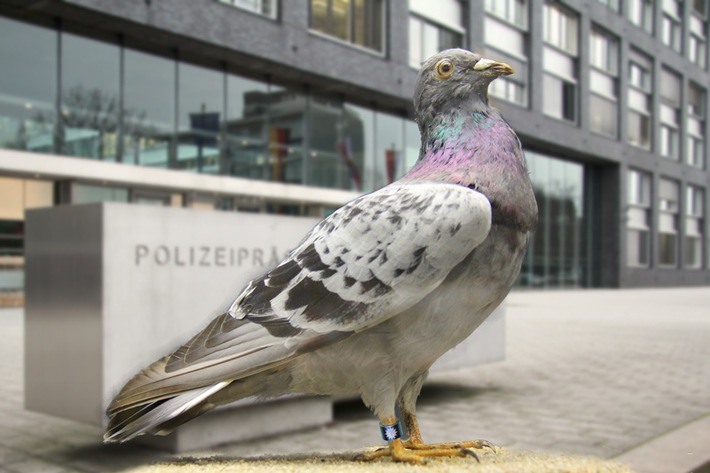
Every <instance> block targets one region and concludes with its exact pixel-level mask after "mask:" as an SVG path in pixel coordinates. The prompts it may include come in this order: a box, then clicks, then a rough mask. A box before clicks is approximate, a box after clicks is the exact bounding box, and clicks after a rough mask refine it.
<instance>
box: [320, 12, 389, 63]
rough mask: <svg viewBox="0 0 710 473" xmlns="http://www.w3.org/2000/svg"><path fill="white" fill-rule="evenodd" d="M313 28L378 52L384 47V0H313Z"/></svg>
mask: <svg viewBox="0 0 710 473" xmlns="http://www.w3.org/2000/svg"><path fill="white" fill-rule="evenodd" d="M310 3H311V29H313V30H314V31H318V32H320V33H324V34H327V35H328V36H332V37H334V38H337V39H339V40H341V41H345V42H347V43H351V44H355V45H357V46H361V47H363V48H367V49H373V50H375V51H379V52H381V51H383V50H384V40H383V39H384V33H383V27H384V16H385V8H384V2H383V0H311V2H310Z"/></svg>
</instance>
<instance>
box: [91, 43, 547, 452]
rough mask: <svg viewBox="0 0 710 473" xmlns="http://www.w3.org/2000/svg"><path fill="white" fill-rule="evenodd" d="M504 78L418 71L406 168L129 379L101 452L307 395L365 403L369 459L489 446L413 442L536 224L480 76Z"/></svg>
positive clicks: (489, 65) (437, 60) (457, 56)
mask: <svg viewBox="0 0 710 473" xmlns="http://www.w3.org/2000/svg"><path fill="white" fill-rule="evenodd" d="M512 73H513V70H512V69H511V68H510V66H508V65H506V64H503V63H500V62H496V61H492V60H490V59H484V58H482V57H481V56H479V55H478V54H474V53H472V52H470V51H466V50H463V49H449V50H446V51H442V52H440V53H438V54H436V55H434V56H433V57H431V58H429V59H428V60H427V61H426V62H424V63H423V65H422V67H421V69H420V71H419V75H418V77H417V81H416V87H415V91H414V112H415V117H416V121H417V123H418V125H419V131H420V133H421V150H420V152H419V159H418V161H417V163H416V164H415V166H414V167H413V168H412V169H411V170H410V171H409V172H408V173H407V174H406V175H405V176H404V177H402V178H401V179H399V180H398V181H396V182H394V183H392V184H390V185H388V186H386V187H383V188H381V189H379V190H377V191H375V192H372V193H370V194H366V195H363V196H361V197H358V198H356V199H355V200H353V201H351V202H349V203H348V204H346V205H344V206H343V207H341V208H340V209H338V210H337V211H335V212H334V213H333V214H331V215H330V216H329V217H327V218H326V219H324V220H323V221H321V222H320V223H319V224H318V225H316V227H315V228H313V230H312V231H311V232H310V233H309V234H308V235H306V237H305V238H304V239H303V240H302V242H301V243H300V244H299V245H298V247H297V248H295V249H294V250H293V251H292V252H291V253H290V254H289V255H288V256H287V257H286V259H284V260H283V262H281V264H279V265H278V266H277V267H276V268H275V269H273V270H271V271H269V272H268V273H266V274H265V275H263V276H262V277H260V278H258V279H255V280H253V281H251V282H250V283H249V284H248V285H247V287H246V288H245V289H244V290H243V291H242V292H241V293H240V294H239V296H238V297H237V298H236V300H235V301H234V303H233V304H232V305H231V307H230V308H229V310H227V311H226V312H225V313H224V314H222V315H219V316H218V317H217V318H215V319H214V320H213V321H212V322H211V323H210V324H209V325H208V326H207V327H206V328H205V329H204V330H203V331H201V332H200V333H198V334H197V335H196V336H195V337H194V338H192V339H191V340H190V341H188V342H187V343H186V344H185V345H183V346H182V347H180V348H179V349H178V350H177V351H175V352H174V353H172V354H170V355H168V356H166V357H164V358H162V359H160V360H158V361H156V362H154V363H153V364H151V365H150V366H148V367H147V368H146V369H144V370H143V371H141V372H140V373H138V374H137V375H136V376H135V377H134V378H133V379H131V380H130V381H129V382H128V383H127V384H126V385H125V386H124V387H123V389H122V390H121V391H120V392H119V394H118V395H117V396H116V398H115V399H114V400H113V402H112V403H111V404H110V406H109V407H108V410H107V414H108V416H109V418H110V421H109V425H108V428H107V432H106V434H105V436H104V439H105V441H106V442H117V441H118V442H123V441H126V440H129V439H132V438H134V437H136V436H137V435H141V434H144V433H151V434H157V435H165V434H167V433H169V432H171V431H172V430H173V429H175V428H176V427H177V426H179V425H180V424H182V423H184V422H186V421H188V420H190V419H192V418H194V417H196V416H198V415H200V414H202V413H204V412H206V411H208V410H210V409H212V408H214V407H215V406H217V405H221V404H225V403H229V402H232V401H235V400H237V399H242V398H246V397H251V396H258V397H262V398H264V397H272V396H278V395H282V394H286V393H309V394H327V395H339V394H358V395H360V396H361V398H362V400H363V402H364V403H365V404H366V405H367V406H369V407H370V409H371V410H372V411H373V412H374V413H375V415H377V417H378V418H379V421H380V429H381V433H382V436H383V439H384V440H386V441H387V442H388V447H387V448H382V449H380V450H379V451H374V452H370V453H369V454H367V455H365V457H366V458H368V459H372V458H378V457H382V456H391V457H392V459H394V460H396V461H406V462H411V463H423V462H424V461H425V457H428V456H441V455H464V454H467V453H469V452H471V450H470V449H471V448H480V447H482V446H483V445H485V442H483V441H473V442H462V443H457V444H438V445H427V444H425V443H423V441H422V437H421V434H420V431H419V427H418V424H417V419H416V415H415V403H416V399H417V397H418V396H419V392H420V390H421V387H422V383H423V382H424V380H425V378H426V376H427V373H428V370H429V367H430V366H431V365H432V364H433V363H434V362H435V361H436V360H437V359H438V358H439V357H440V356H442V355H443V354H444V353H445V352H446V351H448V350H449V349H451V348H452V347H454V346H455V345H457V344H458V343H460V342H461V341H463V340H464V339H465V338H466V337H468V336H469V335H470V334H471V333H472V332H473V331H474V330H475V329H476V328H477V327H478V326H479V325H480V324H481V323H482V322H483V321H484V320H485V319H486V317H488V315H490V314H491V312H493V310H494V309H495V308H496V307H497V306H498V305H499V304H500V303H501V302H502V301H503V299H504V298H505V297H506V295H507V294H508V292H509V290H510V288H511V286H512V285H513V283H514V281H515V279H516V277H517V276H518V273H519V271H520V266H521V263H522V261H523V256H524V254H525V250H526V247H527V244H528V240H529V239H530V236H531V232H533V230H534V227H535V225H536V221H537V205H536V202H535V196H534V195H533V190H532V186H531V183H530V179H529V177H528V171H527V168H526V163H525V158H524V156H523V151H522V149H521V146H520V141H519V140H518V137H517V136H516V134H515V132H514V131H513V130H512V129H511V127H510V126H509V125H508V123H507V122H506V121H505V120H504V119H503V118H502V116H501V115H500V113H499V112H498V111H497V110H495V109H494V108H492V107H491V106H490V104H489V100H488V90H487V89H488V85H489V84H490V83H491V81H493V80H494V79H496V78H497V77H499V76H502V75H508V74H512ZM243 230H244V231H248V229H243ZM395 404H397V405H398V406H399V408H400V412H401V415H402V421H403V422H404V424H405V427H406V428H407V431H408V432H409V438H408V440H407V441H406V442H405V441H403V439H402V438H401V437H402V432H403V429H402V427H401V424H400V422H399V420H398V419H397V418H396V417H395Z"/></svg>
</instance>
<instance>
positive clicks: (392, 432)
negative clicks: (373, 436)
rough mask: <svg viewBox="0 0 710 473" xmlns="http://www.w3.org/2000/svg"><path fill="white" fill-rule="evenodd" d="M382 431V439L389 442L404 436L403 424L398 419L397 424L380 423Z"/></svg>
mask: <svg viewBox="0 0 710 473" xmlns="http://www.w3.org/2000/svg"><path fill="white" fill-rule="evenodd" d="M380 433H381V434H382V440H386V441H388V442H390V441H392V440H397V439H399V438H402V424H400V423H399V421H397V423H396V424H392V425H380Z"/></svg>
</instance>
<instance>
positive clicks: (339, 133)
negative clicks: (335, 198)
mask: <svg viewBox="0 0 710 473" xmlns="http://www.w3.org/2000/svg"><path fill="white" fill-rule="evenodd" d="M309 110H310V120H309V126H308V129H309V133H310V136H309V145H310V159H309V160H308V163H309V164H308V166H309V179H308V182H307V183H308V184H310V185H314V186H319V187H336V188H339V189H352V190H358V189H360V188H362V182H361V177H360V175H359V174H360V171H359V169H357V167H356V166H355V163H354V161H353V156H352V149H351V147H352V143H350V142H349V141H348V140H347V139H346V137H345V123H344V116H343V113H344V112H343V103H342V101H341V100H340V99H338V98H336V97H331V96H318V95H314V96H312V97H311V105H310V107H309Z"/></svg>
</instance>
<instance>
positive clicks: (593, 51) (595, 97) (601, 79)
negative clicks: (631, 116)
mask: <svg viewBox="0 0 710 473" xmlns="http://www.w3.org/2000/svg"><path fill="white" fill-rule="evenodd" d="M589 41H590V58H589V59H590V61H589V62H590V65H591V68H590V72H589V74H590V85H589V88H590V90H591V92H592V94H591V97H590V98H589V115H590V117H589V118H590V129H591V130H592V131H593V132H595V133H599V134H602V135H605V136H608V137H609V138H614V139H615V138H616V137H617V136H618V116H619V105H618V102H619V99H618V96H619V93H618V89H619V86H618V82H617V76H618V74H619V40H618V39H617V38H616V37H615V36H613V35H611V34H609V33H607V32H605V31H602V30H600V29H598V28H593V29H592V35H591V37H590V39H589Z"/></svg>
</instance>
